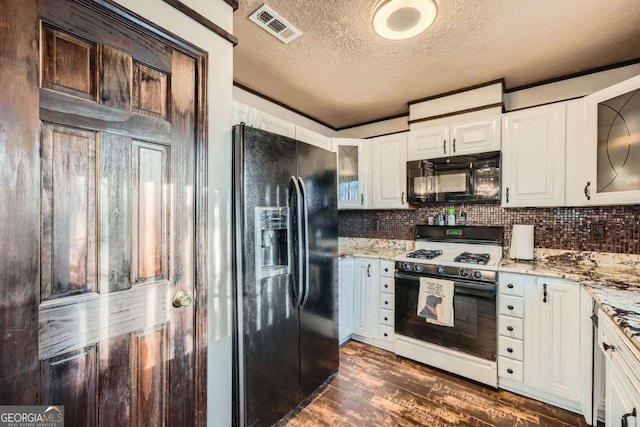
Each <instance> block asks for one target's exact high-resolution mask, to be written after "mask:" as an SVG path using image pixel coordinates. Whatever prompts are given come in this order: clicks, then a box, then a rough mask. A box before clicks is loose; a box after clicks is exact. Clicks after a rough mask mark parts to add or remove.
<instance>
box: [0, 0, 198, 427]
mask: <svg viewBox="0 0 640 427" xmlns="http://www.w3.org/2000/svg"><path fill="white" fill-rule="evenodd" d="M2 3H3V8H4V6H5V5H4V4H7V5H8V4H10V3H11V1H10V0H9V1H3V2H2ZM20 3H22V2H20ZM34 5H35V6H34ZM8 7H9V6H8ZM30 7H37V8H38V15H39V18H40V20H39V21H37V20H34V21H33V22H31V25H32V26H33V27H32V28H36V29H37V41H38V44H36V45H33V44H29V45H27V44H25V43H23V44H22V47H23V48H25V49H33V50H39V60H40V61H39V67H38V68H37V69H38V70H39V72H40V73H39V74H40V75H39V89H36V90H37V92H33V88H31V87H29V89H30V91H31V93H37V96H38V98H37V99H38V106H39V108H38V110H39V114H38V116H39V137H38V136H37V134H36V141H35V143H36V144H35V147H37V150H38V157H36V158H33V157H32V158H30V161H34V162H35V164H28V165H27V166H28V167H29V168H28V173H27V172H25V173H26V174H27V178H28V182H30V183H31V184H37V187H38V189H37V191H33V189H32V188H29V189H28V190H29V191H28V192H27V193H28V194H29V195H31V196H35V197H36V198H37V199H36V200H38V201H39V203H37V204H33V205H32V206H30V207H29V208H28V209H30V210H31V211H36V212H38V211H39V214H38V215H37V223H36V224H34V227H35V228H37V229H39V236H38V238H39V245H38V253H35V254H32V255H35V257H36V258H37V259H39V263H38V264H36V265H35V266H36V268H37V270H38V271H37V273H36V274H35V275H33V274H32V275H33V276H34V278H35V280H34V282H33V283H28V284H25V285H27V286H31V287H33V288H31V289H25V292H24V293H23V295H22V297H23V301H21V302H15V306H14V307H10V305H9V304H5V305H6V307H7V308H8V309H12V308H13V309H15V313H14V314H13V315H22V316H23V317H24V318H25V319H27V320H28V321H31V322H32V321H33V316H34V315H35V316H37V335H35V334H30V335H28V336H26V337H23V338H22V339H23V341H24V342H25V343H27V344H28V348H29V349H32V348H34V347H35V348H37V362H36V363H37V366H35V369H34V366H33V365H34V363H33V362H32V363H31V365H29V370H30V372H27V373H28V374H30V375H36V376H37V377H39V379H38V380H37V384H38V389H39V392H38V393H35V392H33V391H30V392H24V391H23V390H21V388H20V387H21V386H20V384H18V383H16V382H11V383H10V385H11V387H13V390H14V391H15V393H16V396H20V395H23V396H22V397H21V398H20V399H19V400H17V399H15V398H12V397H10V394H9V393H6V394H2V395H1V396H2V399H3V402H0V403H6V404H10V403H21V404H36V403H40V404H43V405H48V404H57V405H64V407H65V414H66V420H65V421H66V423H65V425H69V426H71V425H81V426H85V425H103V426H113V425H150V426H162V425H171V426H173V425H181V426H187V425H195V424H199V423H204V421H205V420H204V417H203V414H204V407H203V406H204V401H205V398H204V396H205V394H204V393H205V392H204V388H205V386H204V381H203V380H204V378H205V374H206V372H205V369H204V363H205V362H204V356H205V354H206V353H205V349H206V346H205V344H206V339H205V336H206V335H205V332H206V331H205V321H204V310H203V308H204V307H205V301H206V300H205V296H206V295H205V288H204V283H203V280H202V275H201V273H202V267H203V266H204V261H203V259H204V258H203V255H204V254H203V251H201V250H198V251H197V250H196V247H200V248H201V249H204V247H203V246H204V245H202V242H203V240H202V237H201V236H200V237H199V236H198V234H199V233H204V232H205V231H206V230H205V228H204V227H203V224H204V222H203V217H204V214H203V212H204V210H202V207H201V206H200V205H201V202H202V201H203V198H202V194H201V192H202V190H203V189H201V188H200V187H201V185H200V184H202V183H201V182H199V179H198V177H199V176H203V175H198V174H199V173H200V172H201V170H200V169H201V166H202V165H203V163H202V160H201V159H202V155H203V147H202V142H203V140H202V138H201V135H200V132H201V131H202V129H203V124H202V123H201V122H200V120H201V119H200V117H202V115H200V114H199V113H198V108H199V106H200V104H201V103H202V100H203V99H204V98H203V96H202V95H201V94H202V89H203V87H202V86H204V85H203V84H202V83H201V82H200V78H201V75H202V64H203V62H202V61H200V60H199V59H198V58H197V57H196V55H193V54H189V52H184V51H183V50H181V49H179V48H178V47H177V46H176V44H175V43H173V42H171V41H170V40H168V39H162V38H161V37H160V36H159V35H158V34H159V33H158V32H156V33H155V34H153V33H151V32H149V31H148V30H144V29H143V28H142V27H138V26H136V25H135V24H134V23H132V22H131V21H130V20H127V19H123V18H122V16H118V14H114V13H111V12H109V11H107V10H106V9H102V8H101V7H100V6H99V5H97V4H96V3H93V2H75V1H60V0H41V1H40V2H39V5H37V4H36V3H35V2H28V6H27V9H28V8H30ZM16 13H17V12H16ZM20 13H21V14H22V15H23V16H27V15H28V14H26V13H24V12H20ZM25 20H26V18H25ZM1 32H2V31H0V33H1ZM0 35H2V34H0ZM38 45H39V49H38ZM3 53H4V52H3ZM15 55H16V60H17V61H20V60H21V59H20V56H21V55H26V56H27V57H29V56H30V55H29V54H28V53H20V52H15ZM3 78H4V76H3ZM35 82H37V80H35V81H34V80H32V81H31V82H30V83H31V84H33V83H35ZM9 92H10V91H9V90H7V93H9ZM23 114H29V112H28V111H24V112H23ZM3 155H6V153H3V152H0V156H3ZM4 160H5V161H9V160H7V159H4ZM199 162H200V163H199ZM34 174H35V175H37V177H35V179H34V177H33V175H34ZM30 201H33V199H32V200H30ZM197 209H199V210H197ZM29 218H31V219H32V220H33V219H36V217H35V216H33V215H29ZM18 222H20V220H19V221H18ZM3 235H4V236H7V237H11V232H10V231H3ZM10 287H11V284H10V283H6V282H4V281H3V282H2V288H3V290H6V289H9V290H10V293H11V292H13V290H11V289H10ZM29 298H31V299H29ZM28 306H31V310H26V311H25V310H24V308H25V307H28ZM2 318H3V324H2V325H0V326H2V327H3V328H4V327H6V326H7V325H8V324H9V322H11V321H15V319H11V318H10V315H8V314H7V312H5V313H3V315H2ZM34 340H35V345H34V342H33V341H34ZM13 351H14V352H19V351H20V349H18V348H16V349H14V350H13ZM12 354H13V353H11V351H10V350H8V349H6V348H5V349H4V350H3V351H2V356H3V361H2V362H3V363H4V362H5V360H6V359H5V356H6V358H11V357H15V356H12ZM29 356H30V354H29V351H27V353H26V357H29ZM24 365H25V367H27V363H25V364H24ZM0 374H2V375H3V378H2V381H3V383H2V385H6V384H8V383H7V379H6V377H7V376H8V375H9V373H8V372H5V371H4V370H2V371H1V372H0ZM34 384H36V382H35V381H30V384H29V383H27V384H25V385H24V387H30V386H33V385H34ZM29 396H33V400H31V401H29Z"/></svg>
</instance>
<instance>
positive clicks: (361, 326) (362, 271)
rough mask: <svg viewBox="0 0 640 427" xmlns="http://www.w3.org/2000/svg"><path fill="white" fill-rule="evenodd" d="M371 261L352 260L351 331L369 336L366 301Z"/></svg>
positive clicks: (368, 290) (369, 323)
mask: <svg viewBox="0 0 640 427" xmlns="http://www.w3.org/2000/svg"><path fill="white" fill-rule="evenodd" d="M371 268H372V266H371V262H369V260H366V259H364V260H363V259H356V260H355V261H354V272H353V332H354V333H355V334H358V335H361V336H363V337H370V336H371V331H370V329H371V320H370V317H371V316H370V311H369V309H368V306H369V304H368V301H369V299H370V298H371V297H370V293H371V292H372V291H374V290H372V289H370V286H369V282H370V280H369V279H370V278H371ZM376 308H377V307H376Z"/></svg>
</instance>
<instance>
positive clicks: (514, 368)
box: [498, 357, 523, 381]
mask: <svg viewBox="0 0 640 427" xmlns="http://www.w3.org/2000/svg"><path fill="white" fill-rule="evenodd" d="M498 376H499V377H502V378H510V379H512V380H516V381H522V379H523V369H522V362H520V361H518V360H513V359H509V358H507V357H498Z"/></svg>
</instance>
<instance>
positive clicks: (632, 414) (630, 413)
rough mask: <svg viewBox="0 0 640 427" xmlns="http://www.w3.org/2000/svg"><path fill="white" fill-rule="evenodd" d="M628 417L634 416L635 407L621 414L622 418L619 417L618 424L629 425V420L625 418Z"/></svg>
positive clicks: (626, 426)
mask: <svg viewBox="0 0 640 427" xmlns="http://www.w3.org/2000/svg"><path fill="white" fill-rule="evenodd" d="M629 417H633V418H636V408H633V411H631V412H629V413H628V414H624V415H623V416H622V418H621V419H620V425H621V426H622V427H629V421H628V420H627V418H629Z"/></svg>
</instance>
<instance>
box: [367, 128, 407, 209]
mask: <svg viewBox="0 0 640 427" xmlns="http://www.w3.org/2000/svg"><path fill="white" fill-rule="evenodd" d="M370 143H371V148H372V151H373V156H372V157H373V163H372V168H371V178H372V181H373V188H372V190H373V191H372V206H371V207H372V208H373V209H403V208H408V207H409V204H408V203H407V197H406V196H407V133H406V132H403V133H397V134H393V135H386V136H380V137H377V138H372V139H371V140H370Z"/></svg>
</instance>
